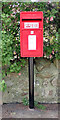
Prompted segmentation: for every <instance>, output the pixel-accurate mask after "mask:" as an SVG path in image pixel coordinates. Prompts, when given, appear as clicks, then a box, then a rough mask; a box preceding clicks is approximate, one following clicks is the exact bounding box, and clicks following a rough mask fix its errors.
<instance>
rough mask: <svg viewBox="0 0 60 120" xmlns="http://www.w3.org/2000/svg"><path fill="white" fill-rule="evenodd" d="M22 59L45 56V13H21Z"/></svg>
mask: <svg viewBox="0 0 60 120" xmlns="http://www.w3.org/2000/svg"><path fill="white" fill-rule="evenodd" d="M20 40H21V47H20V48H21V57H42V56H43V12H41V11H39V12H21V13H20Z"/></svg>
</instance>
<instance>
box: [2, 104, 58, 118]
mask: <svg viewBox="0 0 60 120" xmlns="http://www.w3.org/2000/svg"><path fill="white" fill-rule="evenodd" d="M43 105H44V106H46V109H45V110H41V109H39V108H37V107H35V108H34V110H30V108H29V106H24V105H23V104H22V103H20V104H19V103H9V104H3V105H2V118H59V114H58V111H59V105H60V104H54V103H53V104H43ZM22 120H23V119H22Z"/></svg>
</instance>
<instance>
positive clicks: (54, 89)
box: [2, 58, 58, 103]
mask: <svg viewBox="0 0 60 120" xmlns="http://www.w3.org/2000/svg"><path fill="white" fill-rule="evenodd" d="M34 61H35V62H34V96H35V97H34V99H35V101H39V102H41V103H57V102H58V86H57V81H58V68H57V66H56V65H55V64H54V63H55V62H54V63H52V62H51V61H50V60H47V59H43V58H36V59H35V60H34ZM5 81H6V84H7V89H6V91H5V92H4V93H3V96H2V99H3V102H4V103H9V102H21V101H22V99H23V98H24V97H28V98H29V79H28V60H27V61H26V65H25V67H23V68H22V69H21V71H20V74H16V73H11V74H10V75H8V76H7V77H5Z"/></svg>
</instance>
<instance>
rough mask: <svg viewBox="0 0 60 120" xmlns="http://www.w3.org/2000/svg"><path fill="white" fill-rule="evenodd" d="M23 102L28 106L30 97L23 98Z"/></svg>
mask: <svg viewBox="0 0 60 120" xmlns="http://www.w3.org/2000/svg"><path fill="white" fill-rule="evenodd" d="M22 102H23V104H24V105H26V106H27V105H29V101H28V99H27V98H26V97H24V98H23V100H22Z"/></svg>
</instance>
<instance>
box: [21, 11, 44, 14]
mask: <svg viewBox="0 0 60 120" xmlns="http://www.w3.org/2000/svg"><path fill="white" fill-rule="evenodd" d="M20 13H21V14H36V13H37V14H39V13H40V14H43V11H21V12H20Z"/></svg>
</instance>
